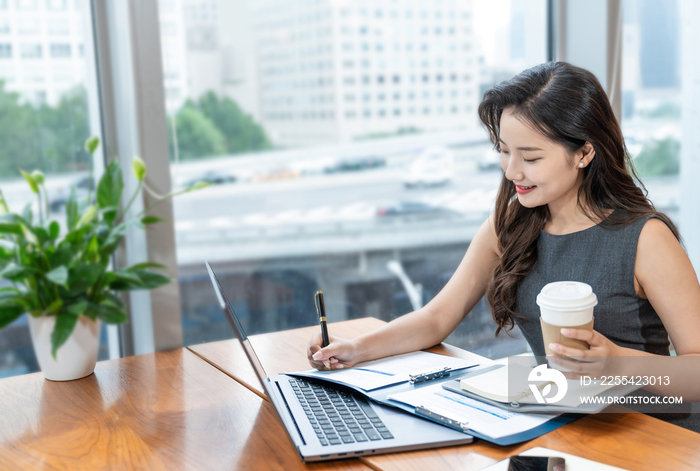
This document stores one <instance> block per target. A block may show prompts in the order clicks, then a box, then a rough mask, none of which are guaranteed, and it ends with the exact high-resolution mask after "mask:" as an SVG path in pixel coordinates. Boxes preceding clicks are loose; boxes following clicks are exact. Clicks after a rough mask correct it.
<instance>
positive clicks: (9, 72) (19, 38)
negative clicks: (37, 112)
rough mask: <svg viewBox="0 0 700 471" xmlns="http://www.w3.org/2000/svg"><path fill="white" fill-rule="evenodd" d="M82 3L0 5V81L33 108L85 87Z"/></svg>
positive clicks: (54, 0) (21, 0) (20, 0)
mask: <svg viewBox="0 0 700 471" xmlns="http://www.w3.org/2000/svg"><path fill="white" fill-rule="evenodd" d="M84 28H85V27H84V25H83V2H82V1H71V2H68V1H67V0H48V1H41V2H40V1H39V0H17V1H9V0H4V1H0V80H3V81H4V82H5V89H6V90H9V91H14V92H17V93H19V94H20V95H21V96H22V98H23V99H24V100H26V101H28V102H30V103H34V104H36V105H40V104H44V103H46V104H50V105H52V104H55V103H57V102H58V101H59V99H60V97H61V95H62V94H63V93H65V92H66V91H68V90H70V89H71V88H73V87H75V86H76V85H78V84H81V83H83V82H84V81H85V59H84V53H85V50H84V47H83V31H84Z"/></svg>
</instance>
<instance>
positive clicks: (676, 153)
mask: <svg viewBox="0 0 700 471" xmlns="http://www.w3.org/2000/svg"><path fill="white" fill-rule="evenodd" d="M680 31H681V28H680V10H679V2H677V1H676V0H668V1H664V2H656V1H649V0H624V2H623V59H622V72H623V74H622V132H623V134H624V137H625V143H626V145H627V148H628V150H629V152H630V153H631V155H632V157H633V159H634V164H635V169H636V171H637V173H638V174H639V176H640V177H641V179H642V181H643V182H644V184H645V186H646V187H647V189H648V190H649V197H650V199H651V200H652V202H653V203H654V205H655V206H656V209H658V210H659V211H662V212H664V213H666V214H668V216H669V217H671V218H672V219H673V220H674V222H675V223H678V222H679V221H678V213H679V203H680V185H679V170H680V143H681V92H682V87H681V80H680V75H681V73H680V72H681V63H680V61H681V55H680V54H681V49H680V46H681V45H680V39H681V38H680Z"/></svg>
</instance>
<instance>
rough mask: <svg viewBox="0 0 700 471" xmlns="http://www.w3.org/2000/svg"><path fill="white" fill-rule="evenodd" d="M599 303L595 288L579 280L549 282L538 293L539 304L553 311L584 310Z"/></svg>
mask: <svg viewBox="0 0 700 471" xmlns="http://www.w3.org/2000/svg"><path fill="white" fill-rule="evenodd" d="M597 304H598V298H596V295H595V293H594V292H593V288H591V286H590V285H588V284H586V283H581V282H578V281H557V282H555V283H549V284H547V285H545V286H544V288H542V291H540V294H538V295H537V305H538V306H540V307H544V308H546V309H550V310H553V311H582V310H584V309H589V308H592V307H594V306H596V305H597Z"/></svg>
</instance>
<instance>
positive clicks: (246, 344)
mask: <svg viewBox="0 0 700 471" xmlns="http://www.w3.org/2000/svg"><path fill="white" fill-rule="evenodd" d="M204 263H205V265H206V266H207V271H208V272H209V278H211V284H212V286H213V287H214V292H215V293H216V298H217V299H218V300H219V304H220V305H221V309H223V311H224V313H226V317H228V321H229V322H230V323H231V327H232V328H233V331H234V332H235V333H236V337H238V340H239V341H240V342H241V346H242V347H243V351H245V354H246V356H247V357H248V360H249V361H250V364H251V365H253V369H254V370H255V374H256V375H258V379H260V382H261V383H262V384H263V385H264V384H265V381H264V380H265V378H267V374H266V373H265V369H264V368H263V366H262V363H260V360H259V359H258V356H257V355H256V354H255V350H253V346H252V345H251V344H250V340H248V336H247V335H246V333H245V330H243V326H242V325H241V322H240V321H239V320H238V317H237V316H236V313H235V312H234V311H233V308H232V307H231V303H230V302H229V301H228V298H226V295H225V294H224V291H223V289H221V284H220V283H219V279H218V278H217V277H216V275H215V274H214V270H212V268H211V265H209V262H204Z"/></svg>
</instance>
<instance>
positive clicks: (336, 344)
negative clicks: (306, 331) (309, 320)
mask: <svg viewBox="0 0 700 471" xmlns="http://www.w3.org/2000/svg"><path fill="white" fill-rule="evenodd" d="M329 340H330V343H329V344H328V346H327V347H325V348H323V338H322V337H321V333H320V332H319V333H316V334H314V336H313V337H311V340H310V341H309V346H308V348H307V350H306V356H307V358H308V359H309V363H310V364H311V366H313V367H314V368H316V369H317V370H320V371H324V370H328V369H331V370H339V369H342V368H350V367H351V366H353V365H355V363H357V362H358V361H357V360H358V352H357V347H356V345H355V342H353V341H352V340H345V339H341V338H338V337H333V336H332V335H331V336H330V339H329ZM329 365H330V368H329Z"/></svg>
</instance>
